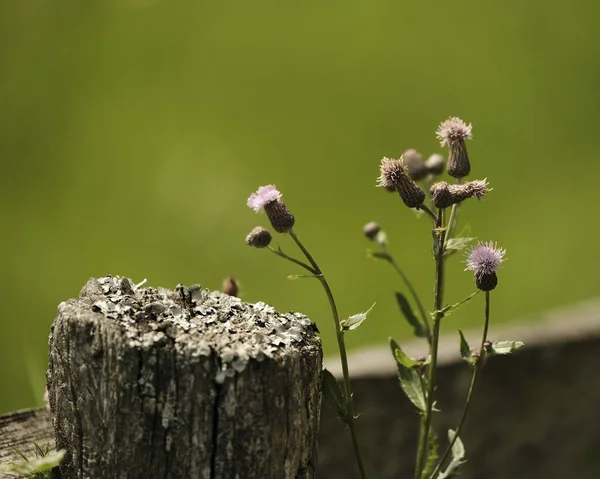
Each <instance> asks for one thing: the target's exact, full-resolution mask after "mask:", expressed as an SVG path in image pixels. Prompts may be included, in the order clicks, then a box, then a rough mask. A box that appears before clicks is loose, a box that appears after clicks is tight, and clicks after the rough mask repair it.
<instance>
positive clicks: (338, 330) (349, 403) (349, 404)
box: [289, 230, 367, 479]
mask: <svg viewBox="0 0 600 479" xmlns="http://www.w3.org/2000/svg"><path fill="white" fill-rule="evenodd" d="M289 233H290V236H291V237H292V238H293V239H294V241H295V242H296V244H297V245H298V247H299V248H300V250H302V253H304V256H306V259H307V260H308V262H309V263H310V264H311V265H312V269H314V274H315V276H317V278H318V279H319V281H320V282H321V285H323V289H324V290H325V294H326V295H327V299H328V300H329V306H330V307H331V313H332V317H333V322H334V326H335V335H336V338H337V343H338V349H339V351H340V361H341V363H342V374H343V376H344V379H343V385H344V396H345V399H346V411H347V413H348V414H347V418H348V428H349V429H350V435H351V436H352V444H353V446H354V454H355V456H356V462H357V463H358V469H359V470H360V476H361V477H362V478H363V479H365V478H366V477H367V475H366V473H365V466H364V464H363V460H362V456H361V454H360V447H359V444H358V437H357V435H356V428H355V425H354V419H355V418H354V407H353V400H352V389H351V387H350V373H349V371H348V355H347V353H346V344H345V342H344V332H343V330H342V326H341V324H340V316H339V314H338V310H337V306H336V304H335V300H334V299H333V293H332V292H331V288H329V284H328V283H327V280H326V279H325V276H324V275H323V272H322V271H321V269H320V268H319V265H318V264H317V263H316V261H315V260H314V258H313V257H312V256H311V254H310V253H309V252H308V250H307V249H306V248H305V247H304V245H303V244H302V243H301V242H300V239H299V238H298V236H296V233H294V231H293V230H290V232H289Z"/></svg>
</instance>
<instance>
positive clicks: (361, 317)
mask: <svg viewBox="0 0 600 479" xmlns="http://www.w3.org/2000/svg"><path fill="white" fill-rule="evenodd" d="M376 304H377V303H373V306H371V307H370V308H369V309H367V310H366V311H365V312H364V313H358V314H354V315H352V316H350V317H349V318H348V319H344V320H343V321H342V329H343V330H344V331H353V330H355V329H358V328H359V327H360V325H361V324H362V323H363V322H364V321H365V319H367V314H369V313H370V312H371V310H372V309H373V308H374V307H375V305H376Z"/></svg>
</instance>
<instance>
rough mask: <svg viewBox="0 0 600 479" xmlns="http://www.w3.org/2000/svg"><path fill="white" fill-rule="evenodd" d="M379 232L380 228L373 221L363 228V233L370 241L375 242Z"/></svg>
mask: <svg viewBox="0 0 600 479" xmlns="http://www.w3.org/2000/svg"><path fill="white" fill-rule="evenodd" d="M380 231H381V227H380V226H379V224H378V223H375V221H370V222H369V223H367V224H366V225H365V226H363V233H364V234H365V236H366V237H367V238H369V239H370V240H371V241H373V240H375V238H376V237H377V234H378V233H379V232H380Z"/></svg>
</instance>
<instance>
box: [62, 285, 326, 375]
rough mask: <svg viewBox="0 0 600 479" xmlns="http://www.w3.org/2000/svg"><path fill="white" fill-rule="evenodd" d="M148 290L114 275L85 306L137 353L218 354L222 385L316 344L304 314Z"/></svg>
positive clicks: (192, 291) (84, 295)
mask: <svg viewBox="0 0 600 479" xmlns="http://www.w3.org/2000/svg"><path fill="white" fill-rule="evenodd" d="M142 284H143V283H140V284H138V285H134V283H133V282H132V281H131V280H129V279H128V278H122V277H119V276H115V277H113V276H110V275H109V276H105V277H103V278H99V279H97V280H95V279H91V280H90V281H89V282H88V284H87V285H86V286H85V287H84V289H83V290H82V292H81V297H80V301H82V300H85V301H88V302H89V305H90V308H91V309H92V311H94V312H96V313H98V314H102V315H103V316H104V317H105V318H106V319H107V320H111V321H115V322H116V323H118V324H119V326H120V328H121V329H122V331H123V334H124V335H125V337H126V338H127V344H128V346H129V347H131V348H134V349H138V350H141V351H149V350H151V349H153V348H156V347H160V345H162V344H166V343H172V344H174V347H175V350H176V351H177V353H178V354H181V355H184V356H186V357H187V358H188V359H193V358H199V357H207V356H210V355H211V354H214V355H215V356H216V357H217V358H219V369H218V371H217V373H216V375H215V378H214V379H215V381H216V382H217V383H223V382H224V381H225V379H226V378H228V377H233V376H234V375H235V374H236V373H240V372H242V371H243V370H244V369H245V368H246V366H247V364H248V362H249V361H250V360H252V359H254V360H257V361H261V360H263V359H264V358H273V357H274V356H275V355H278V354H285V352H286V349H289V348H290V347H300V346H303V345H305V342H306V341H307V340H308V338H310V341H314V336H315V335H314V332H315V326H314V325H313V323H312V322H311V321H310V320H309V319H308V318H307V317H306V316H304V315H302V314H300V313H288V314H281V313H278V312H277V311H275V309H274V308H273V307H271V306H269V305H267V304H265V303H262V302H259V303H256V304H249V303H244V302H242V301H241V300H240V299H239V298H236V297H233V296H229V295H226V294H222V293H219V292H214V291H213V292H211V291H208V290H206V289H202V288H201V287H200V286H198V285H194V286H191V287H189V288H187V287H185V286H182V285H178V286H177V287H176V288H175V290H174V291H173V290H168V289H165V288H153V287H142ZM64 307H66V303H62V304H61V305H60V306H59V311H60V310H61V308H64Z"/></svg>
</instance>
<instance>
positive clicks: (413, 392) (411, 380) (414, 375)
mask: <svg viewBox="0 0 600 479" xmlns="http://www.w3.org/2000/svg"><path fill="white" fill-rule="evenodd" d="M390 347H391V348H392V354H393V355H394V358H395V357H396V350H398V349H400V346H399V345H398V343H397V342H396V341H394V340H393V339H392V338H390ZM396 367H397V369H398V379H399V381H400V387H401V388H402V391H404V394H405V395H406V397H407V398H408V399H409V400H410V402H412V403H413V404H414V405H415V406H416V407H417V409H419V411H425V409H426V407H427V404H426V400H425V391H424V390H423V383H422V382H421V377H420V375H419V373H418V372H417V370H416V369H412V368H409V367H406V366H404V365H403V364H402V363H400V362H398V361H396Z"/></svg>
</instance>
